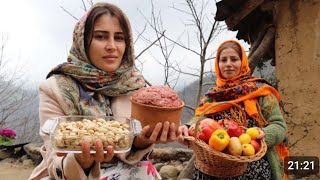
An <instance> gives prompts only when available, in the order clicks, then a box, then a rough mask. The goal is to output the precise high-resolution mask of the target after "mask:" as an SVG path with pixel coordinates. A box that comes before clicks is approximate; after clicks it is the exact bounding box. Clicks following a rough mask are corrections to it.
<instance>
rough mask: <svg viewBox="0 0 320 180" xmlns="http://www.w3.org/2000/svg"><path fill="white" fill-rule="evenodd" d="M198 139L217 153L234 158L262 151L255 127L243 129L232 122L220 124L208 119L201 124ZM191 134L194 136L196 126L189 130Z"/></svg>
mask: <svg viewBox="0 0 320 180" xmlns="http://www.w3.org/2000/svg"><path fill="white" fill-rule="evenodd" d="M197 131H198V138H199V139H200V140H202V141H204V142H205V143H207V144H208V145H209V146H210V147H212V148H214V149H215V150H217V151H220V152H224V153H228V154H231V155H234V156H252V155H254V154H256V153H257V152H258V151H259V149H260V142H259V140H258V139H257V136H258V135H259V130H258V129H257V128H255V127H251V128H248V129H246V130H245V129H243V128H241V127H240V126H239V125H238V124H237V123H236V122H234V121H231V120H226V119H223V120H219V121H218V122H217V121H215V120H213V119H211V118H206V119H204V120H202V121H201V122H200V124H199V128H198V129H197ZM189 134H190V135H192V136H194V134H195V125H193V126H191V127H190V128H189Z"/></svg>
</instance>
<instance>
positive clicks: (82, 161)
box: [57, 139, 114, 169]
mask: <svg viewBox="0 0 320 180" xmlns="http://www.w3.org/2000/svg"><path fill="white" fill-rule="evenodd" d="M94 148H95V151H96V153H94V154H91V153H90V143H89V142H88V141H86V140H84V142H83V143H82V146H81V149H82V153H81V154H74V157H75V158H76V160H77V161H78V163H79V165H80V166H81V167H82V169H88V168H90V167H92V165H93V163H94V162H95V161H96V162H99V163H101V162H108V161H111V159H112V158H113V156H114V149H113V147H112V146H108V147H106V150H107V153H106V154H105V153H104V147H103V143H102V141H101V140H100V139H97V140H96V142H95V146H94ZM57 155H58V156H65V155H66V154H65V153H59V154H57Z"/></svg>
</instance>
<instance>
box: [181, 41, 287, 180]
mask: <svg viewBox="0 0 320 180" xmlns="http://www.w3.org/2000/svg"><path fill="white" fill-rule="evenodd" d="M215 71H216V76H217V80H216V84H217V87H213V88H211V89H210V90H209V92H208V93H206V95H205V96H204V97H203V98H202V100H201V104H200V105H199V107H198V108H197V109H196V113H195V115H196V116H198V115H200V114H201V113H202V112H204V110H205V109H206V108H207V107H209V106H210V105H212V104H214V103H217V102H220V101H231V102H234V103H237V104H239V105H240V106H242V107H243V108H244V110H245V112H246V114H247V116H248V118H247V124H248V127H257V128H258V129H259V131H260V134H259V136H258V139H262V138H265V141H266V144H267V147H268V150H267V153H266V155H265V156H264V157H263V158H261V159H260V160H258V161H255V162H251V163H249V164H248V169H247V170H246V171H245V173H244V174H243V175H241V176H237V177H232V178H228V179H282V178H283V176H284V169H283V158H284V156H285V155H288V151H287V149H286V148H285V146H284V144H283V141H284V139H285V135H286V130H287V126H286V123H285V121H284V119H283V116H282V114H281V110H280V105H279V104H280V95H279V93H278V92H277V90H276V89H274V88H273V87H272V86H271V85H270V84H269V83H268V82H267V81H266V80H264V79H261V78H254V77H252V76H251V70H250V68H249V62H248V58H247V55H246V53H245V51H244V49H243V47H242V46H241V45H240V43H239V42H237V41H234V40H229V41H226V42H224V43H222V44H221V45H220V47H219V48H218V51H217V56H216V60H215ZM230 108H231V106H230V105H221V106H216V107H215V108H212V109H210V110H209V111H207V112H206V113H205V116H207V117H212V118H214V119H215V120H217V121H218V120H219V118H221V117H220V116H217V115H215V113H217V112H221V111H226V112H228V111H229V109H230ZM180 129H181V130H182V132H183V135H188V127H187V126H186V125H183V126H181V127H180ZM179 140H180V142H182V143H185V141H183V138H182V137H180V138H179ZM279 147H280V148H279ZM280 150H281V152H282V153H279V152H280ZM283 152H284V154H285V155H284V154H283ZM193 178H194V179H221V178H218V177H212V176H209V175H206V174H204V173H202V172H201V171H199V170H198V169H195V172H194V175H193Z"/></svg>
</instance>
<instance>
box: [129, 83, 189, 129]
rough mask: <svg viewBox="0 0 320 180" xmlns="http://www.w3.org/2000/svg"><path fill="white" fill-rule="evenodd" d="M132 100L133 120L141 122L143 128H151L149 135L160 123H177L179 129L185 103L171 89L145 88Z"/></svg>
mask: <svg viewBox="0 0 320 180" xmlns="http://www.w3.org/2000/svg"><path fill="white" fill-rule="evenodd" d="M130 99H131V118H134V119H137V120H138V121H140V123H141V126H142V127H144V126H147V125H149V126H150V129H149V131H148V133H147V135H151V133H152V131H153V129H154V126H155V125H156V124H157V123H158V122H161V123H164V122H166V121H168V122H170V123H175V126H176V129H178V127H179V125H180V122H181V114H182V109H183V107H184V102H183V101H182V100H181V99H180V98H179V96H178V95H177V93H176V92H175V91H174V90H172V89H171V88H170V87H167V86H150V87H144V88H141V89H139V90H137V91H136V92H135V93H134V94H133V95H132V96H131V98H130Z"/></svg>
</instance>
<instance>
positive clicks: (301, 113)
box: [275, 0, 320, 157]
mask: <svg viewBox="0 0 320 180" xmlns="http://www.w3.org/2000/svg"><path fill="white" fill-rule="evenodd" d="M276 7H277V8H276V9H275V14H276V26H277V31H276V44H275V47H276V76H277V79H278V80H279V91H280V94H281V95H282V100H283V101H284V105H285V111H286V113H285V119H286V122H287V123H288V133H289V145H290V151H291V155H313V156H314V155H316V156H318V157H320V0H307V1H301V0H295V1H291V0H281V1H278V4H277V5H276Z"/></svg>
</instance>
